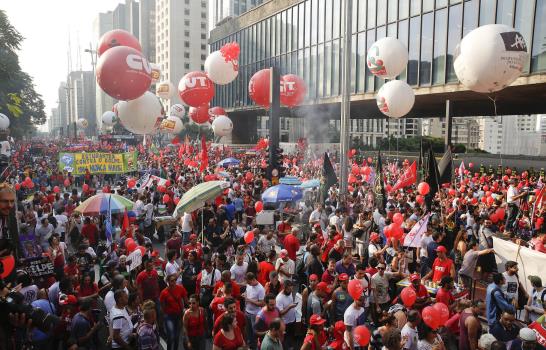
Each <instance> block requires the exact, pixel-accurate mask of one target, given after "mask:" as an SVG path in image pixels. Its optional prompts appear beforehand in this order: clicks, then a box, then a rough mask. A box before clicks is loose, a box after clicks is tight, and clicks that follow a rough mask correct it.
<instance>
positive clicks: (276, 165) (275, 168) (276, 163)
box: [268, 147, 285, 185]
mask: <svg viewBox="0 0 546 350" xmlns="http://www.w3.org/2000/svg"><path fill="white" fill-rule="evenodd" d="M283 152H284V151H283V149H282V148H278V147H275V148H274V149H273V150H272V152H271V153H270V162H269V167H268V168H269V174H270V176H271V177H270V178H271V183H272V184H274V185H276V184H278V183H279V179H280V178H281V177H284V174H285V169H284V166H283Z"/></svg>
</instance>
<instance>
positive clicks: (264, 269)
mask: <svg viewBox="0 0 546 350" xmlns="http://www.w3.org/2000/svg"><path fill="white" fill-rule="evenodd" d="M259 266H260V272H258V276H257V277H256V279H257V280H258V282H260V284H261V285H262V286H265V284H266V283H267V282H269V273H270V272H271V271H275V266H274V265H273V264H272V263H270V262H269V261H260V264H259Z"/></svg>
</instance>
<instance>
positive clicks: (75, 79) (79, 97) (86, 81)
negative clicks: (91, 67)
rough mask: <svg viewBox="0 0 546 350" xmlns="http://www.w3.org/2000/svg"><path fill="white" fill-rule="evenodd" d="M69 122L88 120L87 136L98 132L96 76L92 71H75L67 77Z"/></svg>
mask: <svg viewBox="0 0 546 350" xmlns="http://www.w3.org/2000/svg"><path fill="white" fill-rule="evenodd" d="M66 89H67V91H68V94H67V96H68V99H69V101H68V102H67V107H68V122H69V123H74V122H76V121H77V120H79V119H85V120H87V123H88V126H87V128H85V129H84V130H83V131H84V132H85V135H86V136H95V135H96V133H97V117H96V101H95V76H94V74H93V72H92V71H74V72H70V73H69V74H68V77H67V88H66Z"/></svg>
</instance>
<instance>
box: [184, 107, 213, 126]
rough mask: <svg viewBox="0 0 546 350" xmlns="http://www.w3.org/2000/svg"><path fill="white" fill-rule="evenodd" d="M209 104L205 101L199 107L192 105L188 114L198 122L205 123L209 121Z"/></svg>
mask: <svg viewBox="0 0 546 350" xmlns="http://www.w3.org/2000/svg"><path fill="white" fill-rule="evenodd" d="M208 111H209V104H208V103H205V104H202V105H201V106H199V107H190V109H189V110H188V115H189V116H190V118H191V120H193V121H194V122H196V123H197V124H204V123H206V122H208V121H209V112H208Z"/></svg>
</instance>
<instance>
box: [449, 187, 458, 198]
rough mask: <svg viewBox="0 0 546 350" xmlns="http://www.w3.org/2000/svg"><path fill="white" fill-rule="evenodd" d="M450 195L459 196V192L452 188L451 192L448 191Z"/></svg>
mask: <svg viewBox="0 0 546 350" xmlns="http://www.w3.org/2000/svg"><path fill="white" fill-rule="evenodd" d="M448 193H449V195H450V196H452V197H453V196H455V195H456V194H457V191H455V189H454V188H450V189H449V191H448Z"/></svg>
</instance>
